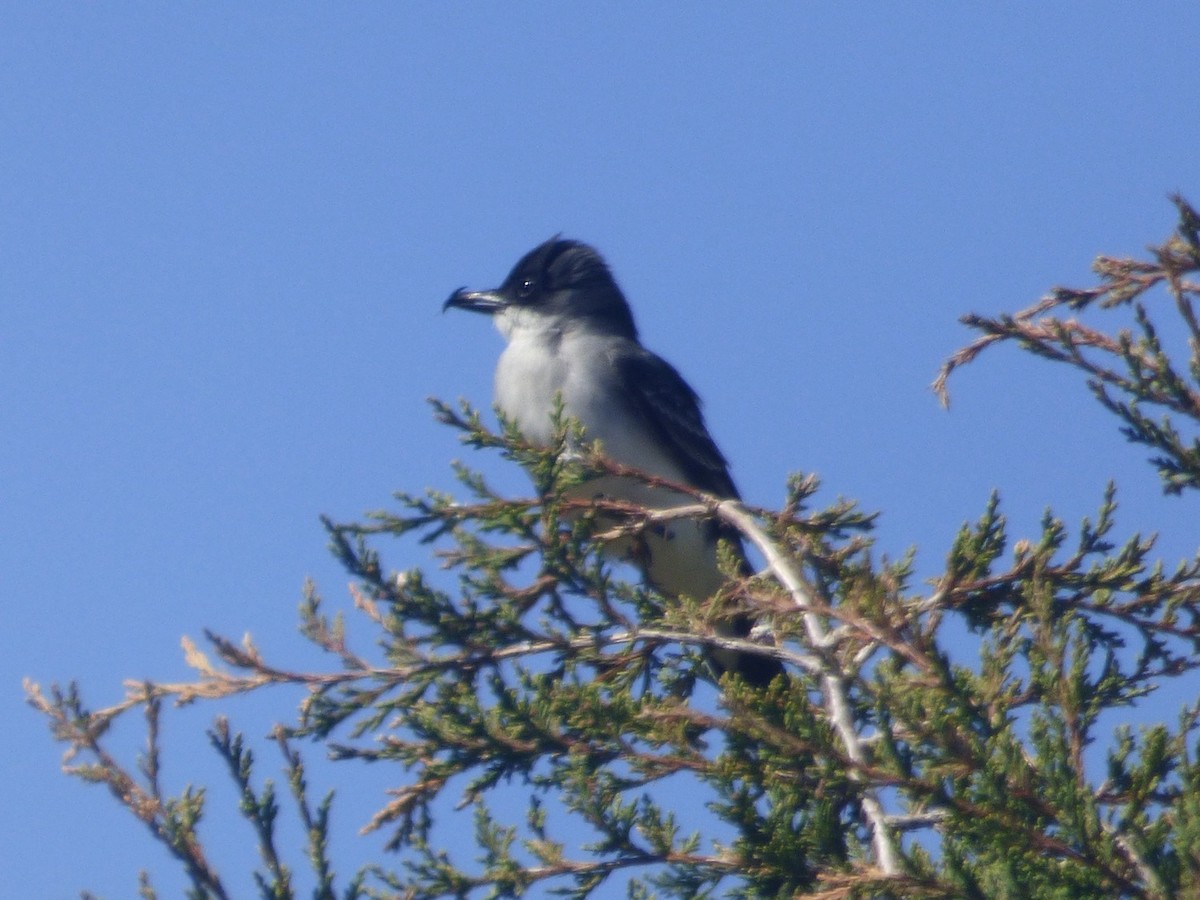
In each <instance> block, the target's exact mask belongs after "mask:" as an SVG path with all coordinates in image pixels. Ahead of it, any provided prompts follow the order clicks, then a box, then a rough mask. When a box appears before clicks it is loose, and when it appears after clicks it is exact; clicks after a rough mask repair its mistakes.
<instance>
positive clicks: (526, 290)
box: [517, 278, 537, 297]
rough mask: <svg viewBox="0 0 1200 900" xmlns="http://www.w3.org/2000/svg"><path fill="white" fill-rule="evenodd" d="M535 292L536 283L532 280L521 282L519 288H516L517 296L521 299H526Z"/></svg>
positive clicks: (527, 279)
mask: <svg viewBox="0 0 1200 900" xmlns="http://www.w3.org/2000/svg"><path fill="white" fill-rule="evenodd" d="M535 290H537V282H536V281H534V280H533V279H532V278H526V279H525V280H524V281H522V282H521V286H520V287H518V288H517V294H518V295H519V296H521V297H528V296H529V295H530V294H532V293H533V292H534V291H535Z"/></svg>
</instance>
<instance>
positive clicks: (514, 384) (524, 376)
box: [495, 330, 724, 598]
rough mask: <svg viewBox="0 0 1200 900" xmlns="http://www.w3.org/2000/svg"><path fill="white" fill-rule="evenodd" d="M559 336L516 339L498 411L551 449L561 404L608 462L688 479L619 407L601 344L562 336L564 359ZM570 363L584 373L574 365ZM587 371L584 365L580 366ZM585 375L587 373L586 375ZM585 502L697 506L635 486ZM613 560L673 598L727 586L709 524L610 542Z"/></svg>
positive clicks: (605, 489)
mask: <svg viewBox="0 0 1200 900" xmlns="http://www.w3.org/2000/svg"><path fill="white" fill-rule="evenodd" d="M553 338H554V336H547V335H545V334H537V333H527V332H525V331H524V330H521V331H517V332H516V333H510V342H509V345H508V347H507V348H506V349H505V351H504V353H502V354H501V356H500V361H499V364H498V365H497V367H496V393H495V399H496V405H497V406H498V407H499V408H500V409H501V411H502V412H503V413H504V414H505V416H507V417H508V418H510V419H512V420H513V421H514V422H515V423H516V424H517V426H518V427H519V428H520V430H521V433H522V434H524V435H525V437H526V438H528V439H529V440H531V441H533V442H534V443H538V444H547V443H549V441H550V438H551V420H550V410H551V409H553V405H554V401H555V397H556V396H561V397H562V399H563V407H564V412H565V413H566V415H568V416H570V417H572V418H575V419H577V420H578V421H579V422H580V424H581V425H583V428H584V437H585V439H586V440H589V441H595V440H598V441H600V444H601V448H602V450H603V452H604V455H605V456H607V457H608V458H610V459H612V460H613V461H614V462H618V463H621V464H622V465H627V466H631V467H634V468H638V469H640V470H641V471H644V472H647V473H648V474H651V475H657V476H659V477H661V478H666V479H669V480H671V481H680V482H681V481H683V480H684V478H683V473H682V472H681V471H680V469H679V468H678V467H677V466H676V465H675V464H674V463H673V462H672V461H671V460H670V458H669V457H668V456H667V455H666V454H664V453H663V452H662V451H661V450H660V449H659V448H658V447H657V446H656V444H655V443H654V441H653V440H652V438H651V437H650V436H649V435H648V434H647V433H646V432H645V430H644V428H643V427H642V425H641V423H640V422H638V421H636V420H635V419H633V418H632V417H631V416H629V415H628V414H627V413H626V412H625V410H624V409H623V408H622V406H621V404H619V403H613V402H612V391H613V390H615V389H616V379H615V374H610V369H609V368H608V363H607V360H606V358H605V357H604V356H603V349H602V347H600V346H597V344H596V343H595V341H594V340H591V341H589V339H587V338H583V339H573V338H572V337H571V336H569V335H567V336H562V337H561V338H560V339H559V340H561V344H560V345H558V347H557V351H558V352H550V347H551V340H552V339H553ZM566 360H571V361H573V362H575V363H576V364H577V365H575V366H572V365H568V363H567V362H566ZM579 363H584V364H585V365H578V364H579ZM581 369H582V370H584V372H585V373H586V374H585V375H584V374H583V373H581ZM578 494H579V496H581V497H587V498H588V499H592V498H594V497H596V496H604V497H610V498H613V499H618V500H626V501H629V502H631V503H636V504H638V505H640V506H645V507H647V508H651V509H670V508H672V507H676V506H682V505H687V504H690V503H692V502H693V501H692V499H691V498H690V497H688V496H687V495H685V494H680V493H678V492H676V491H669V490H665V489H663V488H654V487H650V486H649V485H647V484H645V483H643V482H641V481H638V480H637V479H632V478H616V477H605V478H599V479H595V480H593V481H590V482H588V483H587V484H586V485H583V486H581V487H580V488H579V489H578ZM605 552H606V553H608V554H610V555H612V556H614V557H618V558H624V559H630V560H633V561H635V562H638V563H639V564H640V565H641V567H642V569H643V571H644V572H645V574H646V578H647V580H648V581H649V582H650V583H651V584H653V585H654V587H656V588H657V589H658V590H660V591H662V592H664V593H667V594H674V595H684V594H686V595H688V596H691V597H696V598H703V597H708V596H710V595H711V594H713V593H714V592H715V591H716V590H717V589H718V588H719V587H720V586H721V585H722V583H723V581H724V579H723V578H722V576H721V574H720V572H719V570H718V568H717V562H716V542H715V541H714V539H713V538H712V536H711V527H710V525H709V524H708V523H706V522H702V521H698V520H695V519H675V520H672V521H669V522H664V523H662V525H661V527H657V526H656V527H654V528H652V529H648V530H647V532H646V533H645V537H644V543H641V544H639V542H638V541H636V540H634V539H622V540H618V541H613V542H611V543H610V544H609V545H608V546H607V548H606V551H605Z"/></svg>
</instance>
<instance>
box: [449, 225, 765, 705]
mask: <svg viewBox="0 0 1200 900" xmlns="http://www.w3.org/2000/svg"><path fill="white" fill-rule="evenodd" d="M451 307H456V308H458V309H467V310H472V311H474V312H481V313H486V314H488V315H490V316H491V317H492V320H493V321H494V322H495V324H496V327H497V328H498V329H499V330H500V333H501V334H502V335H504V338H505V340H506V341H507V346H506V347H505V349H504V352H503V353H501V354H500V361H499V363H498V364H497V366H496V380H495V399H496V404H497V406H498V407H499V408H500V410H501V411H502V412H503V413H504V414H505V416H507V417H508V418H509V419H511V420H512V421H513V422H515V423H516V425H517V426H518V427H519V429H520V430H521V433H522V434H523V435H524V436H525V437H526V438H527V439H529V440H530V441H532V442H534V443H535V444H537V443H541V444H545V443H548V442H549V441H550V437H551V427H552V424H551V420H552V412H553V409H554V406H555V402H556V398H557V397H559V396H561V398H562V403H563V408H564V412H565V413H566V415H568V416H570V417H573V418H575V419H577V420H578V421H579V422H580V424H581V425H582V426H583V429H584V438H585V439H586V440H588V441H599V442H600V450H601V452H602V454H603V455H604V456H606V457H607V458H609V459H611V460H612V461H614V462H617V463H620V464H622V465H625V466H628V467H630V468H634V469H637V470H639V471H641V472H644V473H646V474H649V475H654V476H657V477H659V478H663V479H666V480H668V481H672V482H675V483H677V484H682V485H687V486H689V487H693V488H697V489H699V490H701V491H705V492H707V493H710V494H713V495H715V496H717V497H722V498H736V497H737V496H738V492H737V488H736V487H734V484H733V480H732V479H731V478H730V476H729V466H728V463H726V461H725V457H724V456H722V455H721V451H720V450H718V449H717V445H716V444H715V443H714V442H713V439H712V437H711V436H710V435H709V433H708V429H707V428H706V427H705V424H704V417H703V415H702V414H701V412H700V400H699V398H698V397H697V396H696V392H695V391H694V390H692V388H691V386H690V385H689V384H688V383H687V382H686V381H684V380H683V377H682V376H681V375H680V374H679V373H678V372H677V371H676V370H675V369H674V367H672V366H671V365H670V364H669V363H667V362H666V361H665V360H663V359H662V358H661V357H659V356H657V355H655V354H654V353H651V352H650V351H649V350H647V349H646V348H645V347H643V346H642V345H641V343H640V342H639V341H638V332H637V327H636V326H635V325H634V322H633V314H632V312H630V309H629V304H628V303H627V302H626V300H625V296H624V295H623V294H622V293H621V289H620V288H619V287H618V286H617V283H616V281H615V280H614V279H613V276H612V273H611V272H610V271H609V268H608V266H607V265H606V264H605V262H604V260H603V259H602V258H601V256H600V254H599V253H597V252H596V251H595V250H594V249H593V248H592V247H589V246H588V245H587V244H583V243H580V242H578V241H570V240H561V239H559V238H552V239H550V240H548V241H546V242H545V243H544V244H542V245H540V246H538V247H535V248H534V249H533V250H531V251H530V252H529V253H527V254H526V255H525V256H524V257H522V258H521V260H520V261H519V262H518V263H517V264H516V266H514V267H513V270H512V271H511V272H510V273H509V275H508V277H507V278H506V279H505V280H504V283H503V284H502V285H500V287H498V288H496V289H495V290H488V291H468V290H467V289H466V288H460V289H459V290H457V291H455V292H454V293H453V294H451V295H450V298H449V299H448V300H447V301H446V302H445V304H444V306H443V310H445V309H449V308H451ZM586 489H587V491H588V495H589V496H604V497H608V498H612V499H617V500H624V501H629V502H632V503H636V504H638V505H640V506H643V507H647V508H651V509H670V508H672V507H677V506H682V505H686V504H689V503H694V502H695V501H694V499H693V498H691V497H688V496H687V495H685V494H682V493H680V492H678V491H672V490H669V489H667V488H664V487H661V486H650V485H647V484H646V483H644V482H642V481H639V480H637V479H633V478H620V477H615V476H608V477H602V478H598V479H596V480H594V481H589V482H588V483H587V485H586ZM719 538H726V539H728V540H729V541H730V543H731V544H732V546H733V547H734V548H735V549H736V551H737V552H738V553H739V554H740V553H741V544H740V542H739V541H738V538H737V533H736V531H733V530H732V529H728V528H723V527H722V526H720V525H719V524H718V523H716V522H714V521H713V520H711V519H703V520H701V519H672V520H668V521H667V522H665V523H664V527H662V528H661V529H648V530H647V533H646V535H645V538H644V542H642V543H640V544H639V547H638V550H639V552H638V553H636V554H632V555H633V557H634V560H635V561H636V562H638V563H639V564H640V565H641V566H642V570H643V572H644V575H645V578H646V580H647V581H648V582H649V583H650V584H651V585H652V586H653V587H654V588H655V589H657V590H658V591H659V592H660V593H662V594H664V595H666V596H668V597H678V596H685V595H686V596H689V597H692V598H695V599H707V598H708V597H711V596H712V595H713V594H714V593H716V591H717V590H719V589H720V588H721V587H722V586H723V585H724V584H725V582H726V579H725V577H724V576H723V575H722V574H721V571H720V569H719V568H718V566H717V541H718V539H719ZM630 550H631V544H630V542H628V541H626V542H624V543H621V544H618V545H615V546H610V547H608V548H607V552H608V553H610V554H611V553H622V554H625V555H629V554H630ZM743 564H744V557H743ZM752 624H753V623H752V621H751V620H750V618H749V617H748V616H746V615H745V614H744V613H738V612H734V611H731V612H730V614H729V617H728V619H727V620H725V621H722V622H718V625H717V631H718V633H723V634H725V635H726V636H738V637H745V636H747V635H748V634H749V633H750V629H751V626H752ZM709 658H710V662H711V664H712V665H713V667H714V668H715V669H716V670H717V672H718V674H719V673H721V672H724V671H726V670H732V671H734V672H736V673H737V674H739V675H741V676H742V677H743V678H744V679H745V680H746V681H747V682H749V683H752V684H755V685H766V684H767V683H769V682H770V681H771V679H772V678H773V677H775V675H777V674H779V673H780V672H782V671H783V668H782V666H781V664H780V663H779V661H778V660H777V659H775V658H774V657H771V656H769V655H767V654H765V653H764V654H757V653H750V652H733V651H728V650H719V651H715V652H713V653H711V654H709Z"/></svg>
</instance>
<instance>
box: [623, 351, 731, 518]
mask: <svg viewBox="0 0 1200 900" xmlns="http://www.w3.org/2000/svg"><path fill="white" fill-rule="evenodd" d="M612 362H613V366H614V368H615V369H616V372H617V378H618V380H619V382H620V386H621V392H622V395H623V396H624V397H626V398H628V400H629V404H630V407H631V409H632V412H633V413H634V415H635V416H637V417H638V418H639V419H640V420H641V421H642V423H643V424H644V425H645V426H646V429H647V430H648V431H649V432H650V433H652V434H654V435H655V436H656V437H657V438H658V442H659V445H660V446H662V447H664V448H666V450H667V452H668V454H669V455H670V457H671V459H672V460H673V461H674V462H675V464H676V465H678V466H679V468H680V470H681V471H682V472H683V474H684V477H685V478H686V479H687V483H688V484H689V485H690V486H691V487H694V488H699V489H700V490H702V491H708V492H709V493H710V494H715V495H716V496H718V497H733V498H736V497H738V492H737V488H736V487H734V484H733V479H732V478H730V477H729V464H728V463H727V462H726V461H725V457H724V456H722V455H721V451H720V450H718V449H717V445H716V444H715V443H713V439H712V437H711V436H710V435H709V433H708V429H707V428H705V427H704V416H703V415H702V414H701V412H700V398H699V397H697V396H696V392H695V391H693V390H692V388H691V385H689V384H688V383H687V382H686V381H684V380H683V376H681V375H680V374H679V373H678V372H676V371H675V368H674V367H673V366H672V365H671V364H670V363H668V362H667V361H666V360H664V359H661V358H659V357H658V356H655V355H654V354H653V353H651V352H650V351H649V350H646V349H645V348H643V347H640V346H635V347H630V348H628V349H627V350H622V352H620V353H617V354H614V357H613V360H612Z"/></svg>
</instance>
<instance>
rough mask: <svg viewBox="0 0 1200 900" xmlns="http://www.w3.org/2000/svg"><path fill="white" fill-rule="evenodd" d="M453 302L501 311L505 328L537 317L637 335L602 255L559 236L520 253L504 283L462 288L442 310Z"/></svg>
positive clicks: (542, 321)
mask: <svg viewBox="0 0 1200 900" xmlns="http://www.w3.org/2000/svg"><path fill="white" fill-rule="evenodd" d="M451 307H457V308H458V309H469V310H472V311H474V312H482V313H488V314H489V315H494V316H498V317H500V320H498V322H497V324H499V325H500V326H501V330H502V331H506V332H507V331H508V330H509V328H510V327H511V326H512V325H515V324H516V323H517V322H522V323H528V322H534V321H536V322H539V323H540V324H543V325H546V326H553V327H561V328H564V329H566V328H570V327H572V326H578V327H587V328H590V329H592V330H596V331H602V332H605V333H611V334H617V335H620V336H623V337H629V338H636V337H637V328H636V326H635V325H634V324H633V314H632V313H631V312H630V311H629V304H628V303H626V302H625V296H624V295H623V294H622V293H621V289H620V288H619V287H617V283H616V281H615V280H614V279H613V276H612V273H611V272H610V271H609V270H608V266H607V265H606V264H605V262H604V259H603V258H602V257H601V256H600V254H599V253H597V252H596V251H595V249H593V248H592V247H589V246H588V245H587V244H583V243H580V242H579V241H569V240H563V239H561V238H559V237H553V238H551V239H550V240H548V241H546V242H545V243H544V244H541V245H539V246H537V247H535V248H534V249H532V250H530V251H529V252H528V253H526V254H525V255H524V256H523V257H521V259H520V261H519V262H518V263H517V264H516V265H515V266H513V269H512V271H511V272H509V273H508V277H507V278H505V279H504V283H503V284H501V285H500V287H498V288H495V289H494V290H490V291H469V290H467V289H466V288H459V289H458V290H457V291H455V292H454V293H453V294H451V295H450V298H449V299H448V300H447V301H446V302H445V303H444V304H443V306H442V309H443V310H446V309H450V308H451ZM506 324H507V325H508V327H506Z"/></svg>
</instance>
